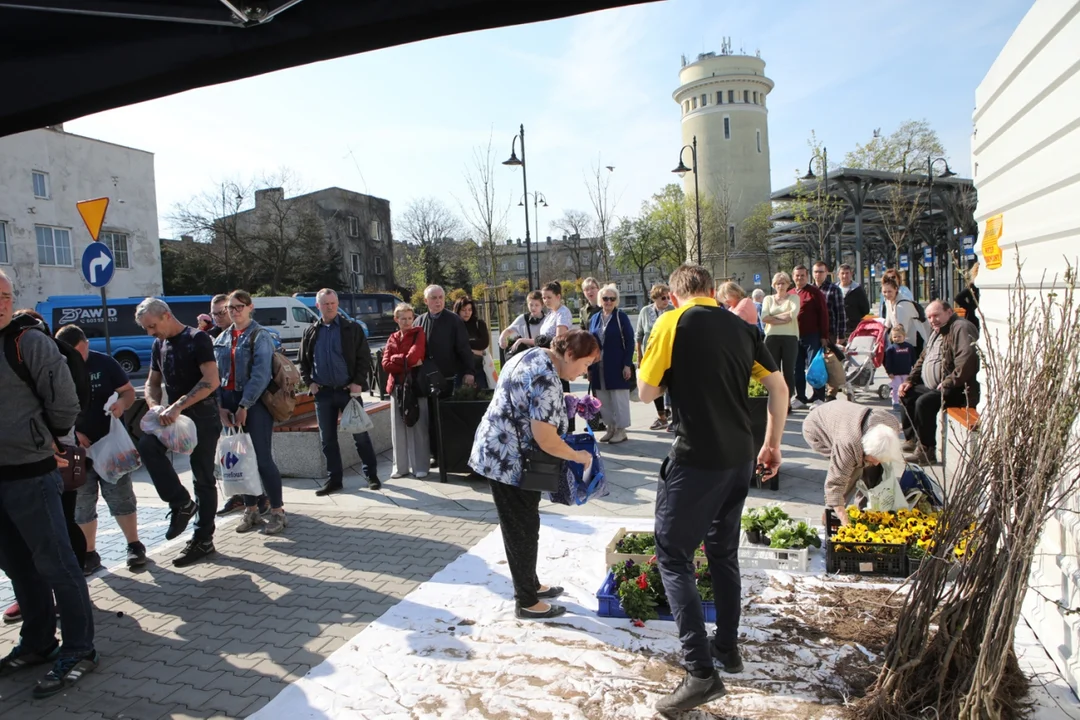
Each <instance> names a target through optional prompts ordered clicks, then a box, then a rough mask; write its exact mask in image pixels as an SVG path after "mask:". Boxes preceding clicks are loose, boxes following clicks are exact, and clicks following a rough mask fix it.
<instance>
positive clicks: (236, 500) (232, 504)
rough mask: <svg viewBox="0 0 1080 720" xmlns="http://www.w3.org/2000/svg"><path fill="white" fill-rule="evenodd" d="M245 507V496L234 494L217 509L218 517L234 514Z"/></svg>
mask: <svg viewBox="0 0 1080 720" xmlns="http://www.w3.org/2000/svg"><path fill="white" fill-rule="evenodd" d="M243 509H244V498H242V497H241V496H239V495H233V496H232V497H231V498H229V499H228V500H226V501H225V504H224V505H222V506H221V509H220V510H218V511H217V514H218V517H224V516H225V515H232V514H233V513H234V512H240V511H241V510H243Z"/></svg>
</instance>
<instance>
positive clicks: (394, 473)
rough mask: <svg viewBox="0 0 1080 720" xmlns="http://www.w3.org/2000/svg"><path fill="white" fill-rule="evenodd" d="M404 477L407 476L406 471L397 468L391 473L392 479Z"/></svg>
mask: <svg viewBox="0 0 1080 720" xmlns="http://www.w3.org/2000/svg"><path fill="white" fill-rule="evenodd" d="M403 477H405V473H399V472H398V471H397V470H395V471H394V472H392V473H390V479H391V480H400V479H401V478H403Z"/></svg>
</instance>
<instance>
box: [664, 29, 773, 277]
mask: <svg viewBox="0 0 1080 720" xmlns="http://www.w3.org/2000/svg"><path fill="white" fill-rule="evenodd" d="M772 89H773V81H772V80H770V79H769V78H768V77H766V76H765V61H764V60H762V59H761V58H760V57H752V56H748V55H734V54H732V53H731V49H730V42H729V41H725V43H724V49H723V51H722V52H721V53H720V54H719V55H718V54H716V53H712V52H708V53H702V54H700V55H698V57H697V60H696V61H694V62H687V60H686V58H683V66H682V69H681V70H680V71H679V87H678V89H676V90H675V92H674V93H673V94H672V97H673V98H674V100H675V102H676V103H678V105H679V108H680V113H681V116H682V142H683V145H684V146H685V145H692V144H693V141H694V138H695V137H696V138H697V183H698V187H699V191H700V193H701V198H702V201H703V202H706V201H711V202H712V203H714V204H715V206H716V207H717V212H716V216H717V217H718V218H719V220H718V222H721V223H723V224H726V225H727V232H726V238H725V237H723V234H724V229H723V228H716V229H715V233H716V235H717V237H716V240H715V242H714V243H712V244H711V245H712V246H711V247H706V248H705V251H704V255H705V257H703V262H704V264H705V265H706V266H708V267H710V268H711V269H712V272H713V275H714V276H715V277H717V278H722V277H729V278H739V277H743V278H750V277H753V275H754V274H755V273H761V274H764V273H765V272H766V268H765V262H764V260H763V258H762V254H761V252H760V251H758V250H753V249H748V248H746V247H744V246H743V244H742V242H741V239H740V226H741V224H742V222H743V220H745V219H746V218H747V217H749V216H750V214H751V213H752V212H753V210H754V208H755V207H757V206H758V205H760V204H761V203H765V202H769V197H770V194H771V191H772V179H771V174H770V168H769V122H768V119H769V112H768V106H767V104H766V98H767V97H768V95H769V93H770V92H772ZM683 161H684V162H685V164H686V165H687V167H691V166H692V162H691V154H690V151H689V150H687V151H686V152H685V154H684V156H683ZM694 175H695V173H694V172H688V173H686V174H685V175H684V176H683V190H684V191H685V193H686V196H687V197H688V198H690V199H691V202H692V201H693V198H694V180H695V177H694ZM702 226H703V227H706V228H708V227H709V223H708V221H706V220H705V219H703V221H702ZM688 246H690V247H693V241H692V239H690V240H688ZM688 254H689V255H691V256H692V253H688Z"/></svg>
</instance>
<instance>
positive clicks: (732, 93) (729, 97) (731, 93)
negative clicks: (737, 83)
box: [727, 90, 735, 103]
mask: <svg viewBox="0 0 1080 720" xmlns="http://www.w3.org/2000/svg"><path fill="white" fill-rule="evenodd" d="M727 101H728V102H729V103H733V102H735V91H734V90H728V91H727Z"/></svg>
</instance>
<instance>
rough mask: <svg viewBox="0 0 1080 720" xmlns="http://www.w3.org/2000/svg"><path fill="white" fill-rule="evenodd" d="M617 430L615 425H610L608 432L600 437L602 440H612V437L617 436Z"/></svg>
mask: <svg viewBox="0 0 1080 720" xmlns="http://www.w3.org/2000/svg"><path fill="white" fill-rule="evenodd" d="M617 430H618V428H616V427H614V426H612V427H609V428H608V429H607V432H606V433H604V436H603V437H602V438H600V442H611V438H613V437H615V432H616V431H617Z"/></svg>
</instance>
